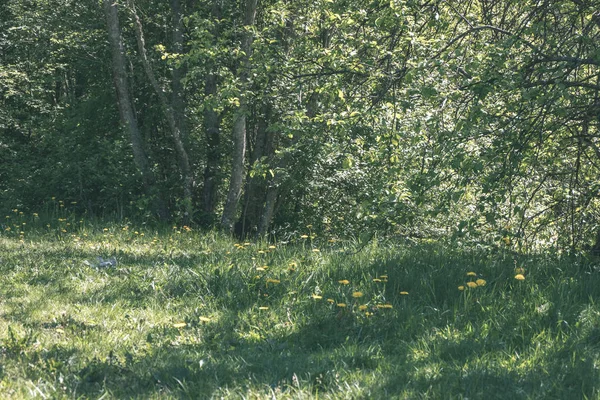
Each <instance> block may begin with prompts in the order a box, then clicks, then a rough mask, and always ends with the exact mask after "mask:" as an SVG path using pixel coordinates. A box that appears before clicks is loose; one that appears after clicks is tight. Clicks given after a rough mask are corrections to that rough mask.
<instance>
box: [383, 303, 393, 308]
mask: <svg viewBox="0 0 600 400" xmlns="http://www.w3.org/2000/svg"><path fill="white" fill-rule="evenodd" d="M383 308H394V306H392V305H391V304H384V305H383Z"/></svg>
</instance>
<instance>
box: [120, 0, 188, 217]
mask: <svg viewBox="0 0 600 400" xmlns="http://www.w3.org/2000/svg"><path fill="white" fill-rule="evenodd" d="M130 7H131V12H132V14H133V20H134V26H135V37H136V40H137V45H138V51H139V53H140V58H141V60H142V65H143V66H144V71H145V72H146V76H147V77H148V80H149V81H150V84H151V85H152V88H153V89H154V92H155V93H156V95H157V96H158V100H159V102H160V105H161V108H162V110H163V113H164V114H165V117H166V119H167V123H168V125H169V130H170V131H171V136H172V138H173V144H174V145H175V153H176V154H177V160H178V163H179V170H180V171H181V179H182V181H183V204H184V219H183V223H189V221H190V219H191V218H192V215H193V205H192V190H193V189H192V188H193V177H192V174H191V168H190V161H189V157H188V153H187V150H186V148H185V145H184V143H183V140H182V138H181V136H182V134H181V124H180V121H178V120H177V118H176V117H175V115H176V113H175V110H174V108H173V106H172V105H171V104H169V102H168V100H167V95H166V93H165V91H164V89H163V88H162V87H161V86H160V84H159V83H158V80H157V79H156V75H155V74H154V70H153V69H152V65H151V64H150V61H149V60H148V55H147V54H146V44H145V40H144V32H143V30H142V22H141V21H140V18H139V16H138V14H137V12H136V10H135V4H134V3H133V1H130Z"/></svg>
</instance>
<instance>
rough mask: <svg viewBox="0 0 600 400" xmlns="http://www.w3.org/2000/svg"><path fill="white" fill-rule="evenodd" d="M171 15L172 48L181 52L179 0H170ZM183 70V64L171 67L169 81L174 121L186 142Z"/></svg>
mask: <svg viewBox="0 0 600 400" xmlns="http://www.w3.org/2000/svg"><path fill="white" fill-rule="evenodd" d="M171 15H172V18H173V50H174V51H175V53H177V54H183V51H184V48H183V12H182V11H181V3H180V1H179V0H171ZM184 75H185V70H184V67H183V66H175V67H174V68H173V80H172V81H171V89H172V99H171V104H173V111H174V113H175V122H176V123H177V125H178V126H179V131H180V132H181V139H182V140H183V143H184V144H186V142H187V141H188V136H189V128H188V124H187V118H186V116H185V99H184V93H183V83H182V81H183V76H184Z"/></svg>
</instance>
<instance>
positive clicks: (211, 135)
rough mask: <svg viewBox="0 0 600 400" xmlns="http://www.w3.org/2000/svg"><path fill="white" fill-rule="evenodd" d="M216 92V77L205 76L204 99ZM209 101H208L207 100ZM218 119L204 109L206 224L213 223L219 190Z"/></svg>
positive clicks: (203, 201)
mask: <svg viewBox="0 0 600 400" xmlns="http://www.w3.org/2000/svg"><path fill="white" fill-rule="evenodd" d="M216 92H217V77H216V76H215V75H214V74H209V75H207V76H206V79H205V84H204V95H205V98H207V99H210V98H211V97H212V96H214V95H215V94H216ZM209 101H210V100H209ZM220 123H221V121H220V118H219V115H218V114H217V112H216V111H215V110H214V108H213V107H212V105H210V104H207V105H206V106H205V108H204V130H205V134H206V167H205V168H204V188H203V190H202V208H203V213H204V218H205V219H206V222H207V223H208V224H212V223H213V221H214V213H215V203H216V198H217V190H218V188H219V185H218V183H219V181H218V174H219V165H220V162H221V150H220V148H219V146H220V142H221V140H220Z"/></svg>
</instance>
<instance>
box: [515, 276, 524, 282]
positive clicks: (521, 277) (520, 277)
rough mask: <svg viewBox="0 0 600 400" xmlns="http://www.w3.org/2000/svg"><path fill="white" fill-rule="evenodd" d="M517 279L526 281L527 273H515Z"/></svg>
mask: <svg viewBox="0 0 600 400" xmlns="http://www.w3.org/2000/svg"><path fill="white" fill-rule="evenodd" d="M515 279H516V280H518V281H524V280H525V275H523V274H516V275H515Z"/></svg>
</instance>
